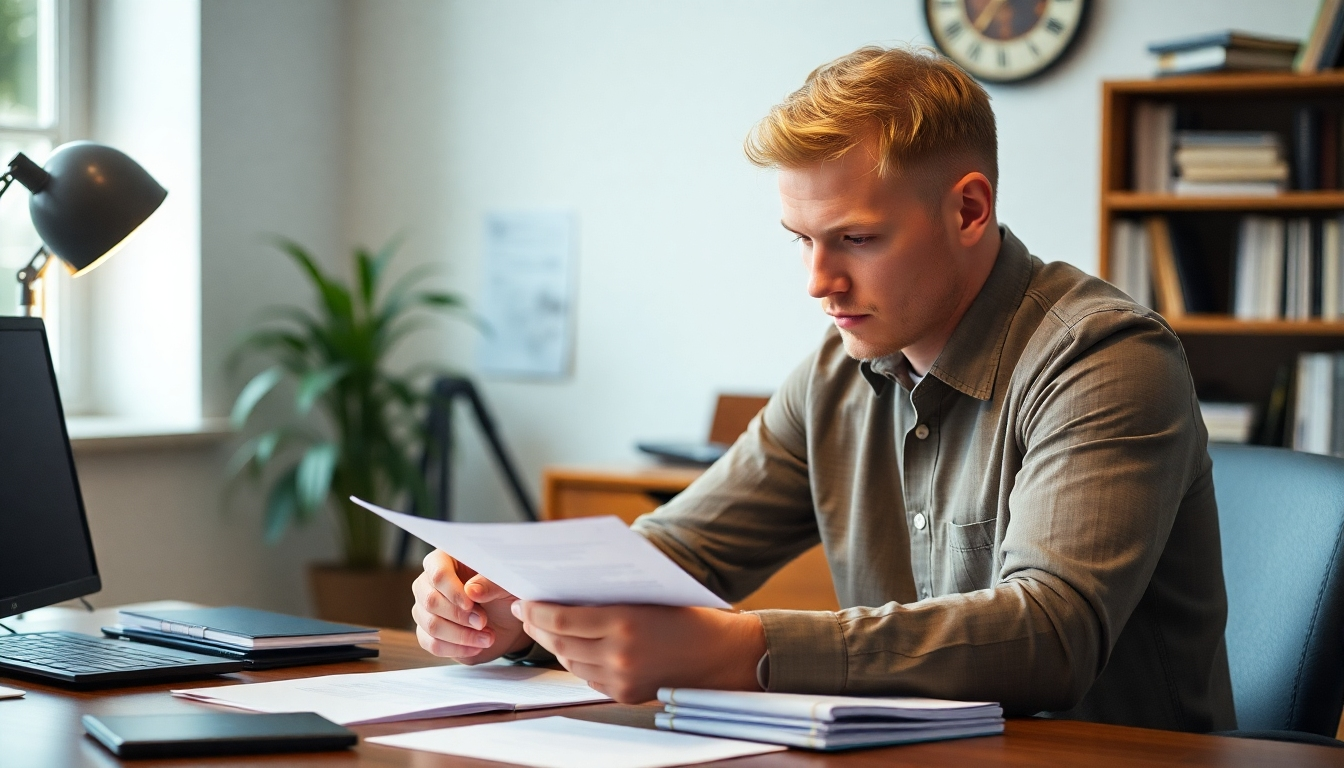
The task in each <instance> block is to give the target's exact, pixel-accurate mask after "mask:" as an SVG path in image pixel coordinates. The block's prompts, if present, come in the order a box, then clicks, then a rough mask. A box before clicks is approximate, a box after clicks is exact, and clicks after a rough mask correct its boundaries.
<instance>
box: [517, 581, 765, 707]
mask: <svg viewBox="0 0 1344 768" xmlns="http://www.w3.org/2000/svg"><path fill="white" fill-rule="evenodd" d="M513 615H514V616H516V617H518V618H519V619H522V621H523V630H524V631H525V632H527V634H528V635H530V636H531V637H532V639H534V640H536V641H537V642H538V643H540V644H541V645H542V647H544V648H546V649H547V650H549V651H550V652H551V653H554V654H555V655H556V658H558V659H559V660H560V663H561V664H563V665H564V667H565V669H568V670H569V671H570V672H573V673H574V674H576V675H578V676H579V677H581V678H583V679H584V680H587V681H588V684H589V685H591V686H592V687H593V688H594V689H595V690H597V691H599V692H601V693H605V694H606V695H608V696H610V697H611V698H613V699H615V700H617V701H619V702H621V703H624V704H637V703H639V702H642V701H648V700H649V699H652V698H654V696H655V695H657V693H658V689H659V688H661V687H664V686H673V687H691V688H718V689H720V690H737V691H758V690H760V687H759V685H757V682H756V665H757V663H758V662H760V660H761V656H763V655H765V630H764V629H762V627H761V620H760V619H758V618H757V617H756V616H754V615H752V614H749V613H730V612H728V611H720V610H715V609H713V608H669V607H665V606H657V605H613V606H601V607H592V608H587V607H576V606H567V605H556V604H554V603H538V602H533V601H515V602H514V603H513Z"/></svg>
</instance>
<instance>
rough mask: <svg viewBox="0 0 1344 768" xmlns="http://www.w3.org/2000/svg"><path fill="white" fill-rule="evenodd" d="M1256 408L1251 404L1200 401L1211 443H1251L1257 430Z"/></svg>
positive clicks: (1201, 414) (1200, 408) (1200, 410)
mask: <svg viewBox="0 0 1344 768" xmlns="http://www.w3.org/2000/svg"><path fill="white" fill-rule="evenodd" d="M1255 414H1256V409H1255V406H1254V405H1253V404H1251V403H1223V402H1208V401H1204V400H1200V401H1199V415H1200V416H1202V417H1203V418H1204V428H1205V429H1206V430H1208V433H1209V442H1211V443H1249V442H1250V441H1251V433H1252V430H1254V429H1255Z"/></svg>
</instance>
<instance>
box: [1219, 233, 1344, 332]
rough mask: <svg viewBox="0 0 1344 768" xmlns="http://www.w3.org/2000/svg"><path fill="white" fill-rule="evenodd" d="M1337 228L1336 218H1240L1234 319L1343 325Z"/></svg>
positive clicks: (1342, 249)
mask: <svg viewBox="0 0 1344 768" xmlns="http://www.w3.org/2000/svg"><path fill="white" fill-rule="evenodd" d="M1341 226H1344V224H1342V223H1341V220H1340V219H1339V218H1334V217H1332V218H1326V219H1313V218H1307V217H1299V218H1292V219H1282V218H1277V217H1273V216H1259V215H1251V216H1244V217H1242V219H1241V222H1240V224H1239V226H1238V228H1237V244H1236V264H1235V273H1234V275H1233V282H1232V284H1233V291H1232V314H1233V315H1234V316H1236V317H1237V318H1238V319H1240V320H1280V319H1286V320H1331V321H1337V320H1341V319H1344V236H1342V235H1341Z"/></svg>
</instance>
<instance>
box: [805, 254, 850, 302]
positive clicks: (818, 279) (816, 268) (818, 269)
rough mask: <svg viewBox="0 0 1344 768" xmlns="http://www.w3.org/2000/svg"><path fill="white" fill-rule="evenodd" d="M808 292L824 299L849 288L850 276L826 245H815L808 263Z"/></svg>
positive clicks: (812, 295) (814, 296)
mask: <svg viewBox="0 0 1344 768" xmlns="http://www.w3.org/2000/svg"><path fill="white" fill-rule="evenodd" d="M807 273H808V274H807V294H808V295H809V296H811V297H812V298H814V299H823V298H825V297H827V296H833V295H835V294H837V293H844V292H845V291H848V290H849V278H848V276H846V274H845V271H844V270H843V269H842V268H841V264H840V263H839V261H838V260H837V259H836V258H835V257H834V254H832V253H830V251H829V249H827V248H826V247H824V246H814V247H813V249H812V253H811V256H810V257H809V258H808V263H807Z"/></svg>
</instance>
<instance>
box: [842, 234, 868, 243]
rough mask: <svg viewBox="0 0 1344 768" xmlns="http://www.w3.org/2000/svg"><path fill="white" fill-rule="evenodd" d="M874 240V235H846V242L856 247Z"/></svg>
mask: <svg viewBox="0 0 1344 768" xmlns="http://www.w3.org/2000/svg"><path fill="white" fill-rule="evenodd" d="M872 239H873V236H872V235H845V240H846V241H847V242H850V243H853V244H855V245H863V244H864V243H867V242H869V241H871V240H872Z"/></svg>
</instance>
